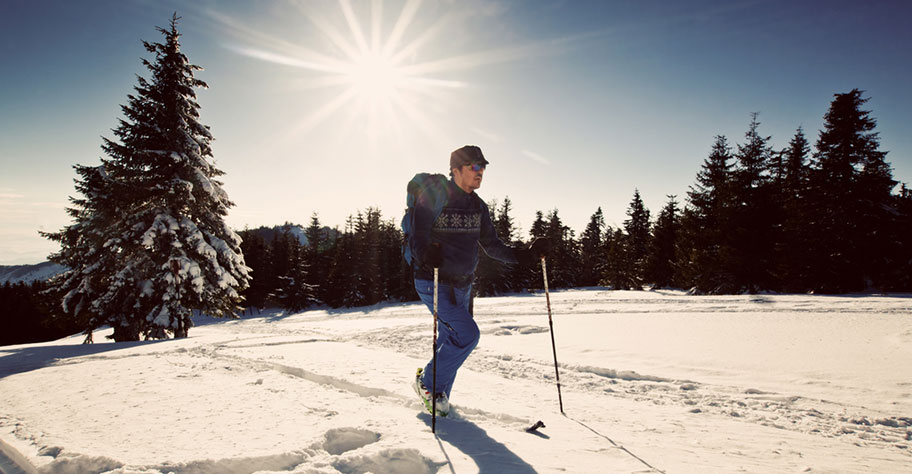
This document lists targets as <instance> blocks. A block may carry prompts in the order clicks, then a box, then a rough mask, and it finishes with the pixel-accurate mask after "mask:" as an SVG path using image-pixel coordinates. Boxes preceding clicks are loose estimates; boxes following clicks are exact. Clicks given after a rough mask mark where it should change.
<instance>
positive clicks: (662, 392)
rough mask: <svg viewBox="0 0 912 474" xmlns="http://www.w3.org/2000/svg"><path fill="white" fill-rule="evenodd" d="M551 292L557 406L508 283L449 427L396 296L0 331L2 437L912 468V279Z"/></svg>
mask: <svg viewBox="0 0 912 474" xmlns="http://www.w3.org/2000/svg"><path fill="white" fill-rule="evenodd" d="M551 296H552V307H553V313H554V326H555V337H556V341H557V355H558V359H559V361H560V377H561V383H562V395H563V401H564V408H565V412H566V415H561V414H560V412H559V410H558V401H557V387H556V384H555V380H554V364H553V359H552V352H551V343H550V335H549V332H548V320H547V313H546V311H545V307H544V297H543V295H516V296H509V297H499V298H481V299H478V300H476V320H477V321H478V323H479V326H480V328H481V331H482V339H481V343H480V344H479V346H478V348H477V349H476V351H475V352H474V353H473V354H472V356H470V358H469V359H468V361H467V362H466V365H465V366H464V367H463V369H462V370H461V371H460V374H459V376H458V378H457V383H456V386H455V388H454V390H453V394H452V403H453V405H454V413H453V415H451V417H450V418H447V419H438V424H437V436H436V437H435V436H433V435H432V434H431V433H430V416H429V415H427V414H426V413H423V412H422V406H421V404H420V402H419V401H418V399H417V397H416V396H415V395H414V392H413V391H412V389H411V387H410V385H409V383H410V382H411V377H412V376H413V374H414V371H415V368H416V367H419V366H421V365H423V364H424V363H425V362H426V360H427V357H429V353H430V341H431V337H430V336H431V328H432V325H431V324H432V323H431V318H430V315H429V314H428V313H427V310H426V309H425V308H424V307H423V306H421V305H418V304H395V305H379V306H376V307H371V308H360V309H357V310H347V311H346V310H332V311H324V310H319V311H309V312H305V313H300V314H291V315H286V314H280V313H265V314H264V315H262V316H258V317H248V318H245V319H242V320H234V321H223V320H218V321H215V320H208V319H200V320H199V321H198V323H199V324H201V325H200V326H198V327H196V328H193V329H192V330H191V332H190V335H191V337H190V338H188V339H183V340H170V341H160V342H143V343H121V344H114V343H98V344H95V345H92V346H82V345H78V343H79V342H81V339H80V338H68V339H64V340H61V341H57V342H55V343H46V344H34V345H25V346H9V347H4V348H0V439H2V440H3V441H5V442H6V443H7V444H9V445H11V446H12V447H13V448H15V449H17V450H18V451H19V452H21V453H22V454H23V455H24V456H25V457H26V458H27V459H29V460H30V461H31V462H32V464H34V465H35V466H38V467H39V468H40V469H41V470H42V471H43V472H112V473H127V472H130V473H132V472H141V473H147V474H153V473H164V472H180V473H203V472H231V473H252V472H298V473H367V472H373V473H435V472H456V473H460V474H462V473H471V472H482V473H507V474H510V473H530V472H541V473H548V472H667V473H673V472H888V473H889V472H908V470H907V469H908V466H909V465H912V453H910V448H912V427H910V425H912V419H910V415H912V393H910V392H912V386H910V384H909V380H912V366H910V365H912V364H910V362H909V361H912V358H910V355H912V354H910V352H909V351H910V349H909V348H910V346H912V344H910V342H912V330H910V327H912V316H910V315H912V304H910V303H912V299H910V298H908V297H873V296H867V297H843V298H832V297H820V296H791V295H786V296H771V295H764V296H732V297H690V296H684V295H682V294H680V293H675V292H613V291H603V290H597V289H592V290H575V291H561V292H553V293H552V295H551ZM103 335H104V333H100V334H96V335H95V340H96V341H103V340H104V337H103ZM36 387H40V389H36ZM539 419H540V420H542V421H544V423H545V425H546V427H545V428H543V429H541V430H540V433H538V434H529V433H526V432H524V431H523V429H524V428H525V427H527V426H529V425H531V424H532V423H534V422H535V421H537V420H539Z"/></svg>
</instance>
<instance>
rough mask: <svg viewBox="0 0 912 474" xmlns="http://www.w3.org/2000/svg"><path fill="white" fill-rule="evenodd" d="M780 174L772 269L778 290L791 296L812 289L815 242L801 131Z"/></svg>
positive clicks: (785, 155)
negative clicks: (778, 212) (812, 252)
mask: <svg viewBox="0 0 912 474" xmlns="http://www.w3.org/2000/svg"><path fill="white" fill-rule="evenodd" d="M781 155H782V156H783V164H782V166H783V173H782V178H781V184H780V186H779V188H778V190H779V193H778V194H779V199H778V208H779V209H781V211H782V217H781V220H780V222H781V226H780V228H779V233H778V235H777V237H776V238H775V240H774V241H775V245H776V255H777V256H778V262H777V264H776V265H775V268H776V274H777V277H778V278H777V279H778V282H779V287H780V288H781V289H783V290H785V291H790V292H805V291H808V290H809V289H810V288H811V282H810V274H811V261H810V256H809V251H810V248H811V246H812V245H813V242H814V239H813V236H812V235H811V233H810V228H811V226H812V219H814V218H815V217H816V216H815V215H814V213H813V212H811V209H810V200H809V198H810V196H809V192H810V190H809V188H808V186H809V182H808V178H809V172H810V168H809V167H808V164H807V160H808V156H809V155H810V145H809V143H808V141H807V138H806V137H805V135H804V130H803V129H802V128H801V127H798V130H796V131H795V136H794V137H792V140H791V141H790V142H789V146H788V148H786V149H785V150H784V151H783V153H781Z"/></svg>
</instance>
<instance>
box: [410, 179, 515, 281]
mask: <svg viewBox="0 0 912 474" xmlns="http://www.w3.org/2000/svg"><path fill="white" fill-rule="evenodd" d="M427 194H429V193H427ZM427 194H426V195H427ZM434 207H435V206H433V205H432V203H428V202H423V201H420V200H419V202H418V203H417V205H416V206H415V232H414V236H413V237H412V238H413V239H414V241H413V242H410V243H409V244H410V245H412V248H413V249H415V251H416V252H415V255H416V256H417V257H418V258H417V259H416V260H417V263H416V265H415V268H414V270H415V278H417V279H426V280H431V279H433V278H434V271H433V269H431V268H427V266H426V265H422V264H421V262H420V257H421V256H422V255H424V251H425V250H426V249H427V248H428V247H429V246H430V245H431V244H432V243H439V244H440V247H441V248H442V250H443V265H441V267H440V281H441V282H442V283H446V284H449V285H453V286H457V287H461V288H464V287H466V286H468V285H469V284H471V283H472V281H473V280H474V279H475V268H476V267H477V266H478V246H479V244H480V245H481V247H482V249H484V251H485V253H487V254H488V256H490V257H491V258H494V259H497V260H500V261H502V262H504V263H509V264H515V263H517V258H516V253H515V250H514V249H513V248H512V247H510V246H508V245H506V244H504V243H503V241H501V240H500V238H499V237H498V236H497V232H496V231H495V230H494V224H493V223H492V222H491V214H490V211H489V210H488V206H487V204H485V203H484V201H482V200H481V198H480V197H478V194H476V193H474V192H471V193H466V192H465V191H463V190H462V189H461V188H460V187H459V186H457V185H456V183H455V182H453V180H452V179H451V180H450V181H449V182H447V193H446V203H445V204H444V205H443V210H442V211H441V212H440V215H438V216H434V215H433V214H434ZM437 207H438V208H439V205H438V206H437Z"/></svg>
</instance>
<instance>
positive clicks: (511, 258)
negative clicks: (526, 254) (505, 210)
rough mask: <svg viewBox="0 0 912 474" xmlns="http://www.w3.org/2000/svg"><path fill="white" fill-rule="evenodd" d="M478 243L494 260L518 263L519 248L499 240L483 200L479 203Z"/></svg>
mask: <svg viewBox="0 0 912 474" xmlns="http://www.w3.org/2000/svg"><path fill="white" fill-rule="evenodd" d="M478 243H479V244H481V248H482V249H483V250H484V251H485V253H486V254H488V256H489V257H491V258H493V259H495V260H500V261H501V262H504V263H509V264H514V265H515V264H517V263H519V260H520V259H519V256H518V255H517V253H518V251H520V250H521V249H519V248H514V247H510V246H509V245H507V244H505V243H504V242H503V241H502V240H500V237H499V236H498V235H497V231H496V230H495V229H494V223H493V222H491V213H490V211H489V210H488V206H487V205H486V204H485V203H484V202H482V203H481V236H480V237H479V239H478Z"/></svg>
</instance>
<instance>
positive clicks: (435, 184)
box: [401, 173, 449, 265]
mask: <svg viewBox="0 0 912 474" xmlns="http://www.w3.org/2000/svg"><path fill="white" fill-rule="evenodd" d="M447 181H449V179H448V178H447V177H446V176H444V175H442V174H430V173H418V174H416V175H415V177H414V178H412V180H411V181H409V183H408V187H407V188H406V196H405V205H406V207H405V215H404V216H402V224H401V227H402V234H403V237H404V238H403V241H402V256H403V257H404V258H405V261H406V262H408V264H409V265H413V264H414V259H415V256H413V255H412V248H411V245H410V244H409V241H410V239H411V237H412V235H413V234H414V230H415V206H416V205H418V202H419V201H422V200H426V201H427V202H428V203H429V204H430V206H431V209H432V210H433V212H434V219H437V216H439V215H440V213H441V212H443V206H445V205H446V195H447V188H446V185H447Z"/></svg>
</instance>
